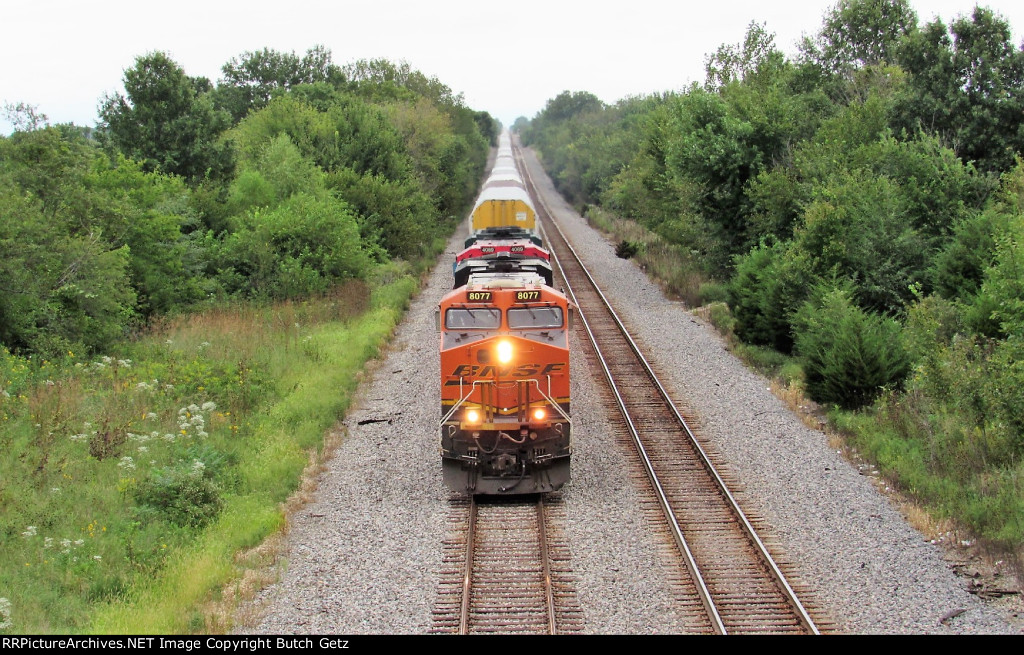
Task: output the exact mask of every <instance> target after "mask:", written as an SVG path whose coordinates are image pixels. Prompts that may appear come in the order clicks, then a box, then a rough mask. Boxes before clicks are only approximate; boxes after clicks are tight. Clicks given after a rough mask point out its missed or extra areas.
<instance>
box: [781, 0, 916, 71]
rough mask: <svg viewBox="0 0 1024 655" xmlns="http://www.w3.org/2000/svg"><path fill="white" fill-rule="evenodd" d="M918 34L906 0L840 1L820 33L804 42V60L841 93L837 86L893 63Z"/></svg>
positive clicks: (802, 44) (914, 18) (826, 18)
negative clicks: (910, 37) (857, 74)
mask: <svg viewBox="0 0 1024 655" xmlns="http://www.w3.org/2000/svg"><path fill="white" fill-rule="evenodd" d="M916 30H917V14H916V13H915V12H914V10H913V9H912V8H911V6H910V3H909V2H907V0H841V2H839V3H838V4H837V5H836V6H835V7H834V8H832V9H831V10H830V11H829V12H828V13H826V14H825V22H824V24H823V26H822V29H821V31H820V32H819V33H818V34H817V35H815V36H814V37H805V38H804V40H803V42H802V43H801V47H800V49H801V56H802V58H803V59H804V61H805V62H806V64H807V65H809V66H811V67H813V68H814V69H816V70H817V71H818V72H819V74H820V75H822V76H823V77H824V78H825V79H826V80H828V81H831V82H832V83H833V84H834V85H835V86H834V87H833V88H835V89H838V88H839V85H838V84H836V82H841V81H842V80H843V79H848V78H849V76H850V75H852V74H853V72H854V71H856V70H858V69H862V68H864V67H869V66H876V65H879V64H882V63H885V62H890V63H891V62H894V61H895V58H896V53H897V49H898V47H899V45H900V43H901V41H902V40H903V39H904V38H905V37H906V36H907V35H910V34H913V33H914V32H915V31H916ZM836 78H838V79H836Z"/></svg>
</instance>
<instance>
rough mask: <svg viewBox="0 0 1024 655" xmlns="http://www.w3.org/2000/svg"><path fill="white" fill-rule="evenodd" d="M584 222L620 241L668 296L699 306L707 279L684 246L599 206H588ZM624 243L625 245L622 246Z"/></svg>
mask: <svg viewBox="0 0 1024 655" xmlns="http://www.w3.org/2000/svg"><path fill="white" fill-rule="evenodd" d="M586 218H587V222H588V223H589V224H590V225H591V226H593V227H595V228H597V229H598V230H600V231H601V232H603V233H604V234H605V235H607V236H609V237H610V238H611V239H612V240H613V241H615V242H616V243H618V244H619V248H618V249H617V250H619V251H623V250H625V251H629V252H635V254H634V255H632V257H631V258H632V259H634V260H635V261H636V262H637V263H638V264H639V265H640V267H641V268H642V269H643V270H644V272H646V273H647V275H649V276H650V277H651V278H653V279H655V280H657V281H658V282H660V283H661V285H662V289H663V290H664V291H665V293H667V294H669V295H670V296H674V297H676V298H679V299H680V300H682V301H683V302H685V303H686V304H687V305H689V306H690V307H698V306H700V305H701V304H703V302H705V298H704V295H703V293H702V292H703V291H705V289H706V288H707V287H706V285H707V283H708V280H707V279H706V277H705V276H704V275H703V273H701V271H700V267H699V266H698V264H697V262H696V261H695V260H694V258H693V256H692V255H691V254H690V253H689V251H687V250H686V249H685V248H683V247H681V246H678V245H675V244H672V243H669V242H667V241H665V239H663V238H662V237H660V236H658V235H657V234H655V233H654V232H651V231H650V230H648V229H647V228H645V227H643V226H642V225H640V224H639V223H636V222H635V221H630V220H626V219H622V218H619V217H617V216H615V215H614V214H612V213H610V212H607V211H605V210H603V209H601V208H600V207H593V206H591V207H588V208H587V210H586ZM623 246H627V247H625V248H624V247H623Z"/></svg>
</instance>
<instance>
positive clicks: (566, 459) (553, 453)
mask: <svg viewBox="0 0 1024 655" xmlns="http://www.w3.org/2000/svg"><path fill="white" fill-rule="evenodd" d="M452 277H453V285H452V291H450V292H449V293H447V294H446V295H445V296H444V297H443V298H442V299H441V301H440V303H439V304H438V308H437V324H438V330H439V332H440V336H441V338H440V348H441V371H440V373H441V375H440V386H441V420H440V425H439V432H440V445H441V463H442V475H443V478H444V482H445V484H446V486H447V487H449V488H450V489H453V490H455V491H459V492H463V493H467V494H471V495H496V496H501V495H518V494H539V493H548V492H552V491H557V490H558V489H561V488H562V487H563V486H564V485H565V484H566V483H567V482H568V481H569V478H570V464H571V459H572V441H571V438H570V436H571V429H570V428H571V425H572V419H571V413H570V385H569V381H570V375H569V347H570V340H569V334H570V329H571V321H572V315H573V306H572V304H571V303H570V302H569V300H568V298H567V297H566V295H565V294H564V293H563V292H562V291H560V290H557V289H555V288H554V286H553V275H552V268H551V258H550V254H549V252H548V251H547V250H546V249H545V248H544V247H543V239H542V238H541V235H540V233H539V231H538V224H537V212H536V209H535V208H534V205H533V202H532V200H531V199H530V195H529V193H528V192H527V190H526V185H525V184H524V183H523V178H522V175H521V174H520V171H519V169H518V167H517V166H516V162H515V159H514V157H513V155H512V145H511V136H510V135H509V133H508V132H507V131H505V132H503V133H502V134H501V137H500V139H499V145H498V151H497V157H496V158H495V163H494V165H493V166H492V168H491V171H490V174H489V176H488V178H487V179H486V181H485V182H484V184H483V186H482V187H481V191H480V194H479V196H478V197H477V199H476V202H475V203H474V206H473V210H472V211H471V212H470V215H469V237H468V238H467V239H466V241H465V248H464V249H463V250H462V251H460V252H459V253H458V254H457V255H456V258H455V261H454V262H453V263H452Z"/></svg>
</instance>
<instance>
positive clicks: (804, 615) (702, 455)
mask: <svg viewBox="0 0 1024 655" xmlns="http://www.w3.org/2000/svg"><path fill="white" fill-rule="evenodd" d="M516 154H517V158H518V159H519V161H520V163H521V165H522V169H523V171H524V176H525V177H526V178H528V179H529V183H530V186H531V188H532V189H533V190H534V193H533V196H534V198H535V200H536V202H537V203H538V205H539V206H540V207H543V209H544V211H545V213H546V215H547V216H548V218H549V221H548V222H549V223H550V224H551V226H552V227H554V229H555V231H556V232H557V233H558V235H559V237H561V239H562V241H563V242H564V244H565V246H566V248H567V249H568V251H569V252H570V253H571V254H572V256H573V258H574V259H575V261H576V263H577V264H578V266H579V268H580V270H581V271H582V273H583V275H584V276H585V278H586V279H587V281H588V283H589V284H590V286H591V287H592V288H593V290H594V291H595V292H596V294H597V296H598V297H599V298H600V300H601V302H602V304H603V305H604V307H605V309H606V310H607V312H608V314H609V315H610V316H611V318H612V320H613V322H614V324H615V326H616V327H617V328H618V330H619V331H620V332H621V334H622V336H623V337H624V338H625V340H626V342H627V343H628V344H629V346H630V349H631V350H632V352H633V353H634V355H635V356H636V358H637V360H638V362H639V363H640V364H641V366H642V367H643V369H644V371H645V373H646V374H647V376H648V377H649V378H650V380H651V382H652V384H653V385H654V387H655V388H656V389H657V391H658V394H659V396H660V397H661V398H662V400H663V402H664V403H665V405H666V407H667V408H669V409H670V411H671V413H672V414H673V416H674V417H675V419H676V420H677V421H678V424H679V425H680V426H681V427H682V428H683V430H684V431H685V433H686V435H687V437H688V438H689V440H690V443H691V445H692V447H693V448H694V450H695V452H696V453H697V454H698V456H699V460H700V463H701V465H702V466H703V467H704V468H705V470H706V471H707V472H708V474H709V475H710V476H711V478H712V479H713V480H714V482H715V484H716V486H717V488H718V489H719V492H720V493H721V495H722V497H723V498H724V499H725V500H726V502H727V504H728V505H729V507H730V509H731V511H732V512H733V513H734V514H735V516H736V517H737V519H738V520H739V521H740V524H741V525H742V527H743V531H744V533H745V534H746V536H747V538H748V539H749V540H750V542H751V543H752V544H753V545H754V547H755V549H756V550H757V552H758V554H759V557H760V559H761V560H762V562H763V563H764V564H765V565H766V566H767V567H768V569H769V572H770V573H771V576H772V578H773V579H774V580H775V582H776V584H777V585H778V586H779V587H780V588H781V589H782V591H783V595H784V596H785V598H786V600H787V602H789V603H790V605H791V606H792V607H793V610H794V612H795V614H796V616H797V618H798V620H799V622H800V623H801V625H803V627H804V628H805V629H806V630H807V631H808V632H810V633H812V634H820V633H819V630H818V628H817V626H816V625H815V623H814V620H813V619H812V618H811V616H810V614H809V613H808V612H807V610H806V608H805V607H804V606H803V603H801V601H800V599H799V598H798V597H797V595H796V592H795V591H794V590H793V588H792V586H791V585H790V584H789V582H788V581H787V580H786V577H785V575H784V574H783V573H782V570H781V569H780V568H779V566H778V564H777V563H776V562H775V560H774V558H773V557H772V556H771V554H770V553H769V552H768V549H767V548H766V547H765V545H764V542H763V541H762V540H761V538H760V537H759V536H758V534H757V532H756V530H755V529H754V527H753V525H752V524H751V523H750V521H749V519H748V518H747V516H746V514H745V513H744V512H743V510H742V509H741V508H740V506H739V503H738V502H737V501H736V499H735V497H734V496H733V494H732V492H731V491H730V490H729V489H728V487H727V485H726V484H725V481H724V480H723V479H722V477H721V475H719V473H718V471H717V469H716V468H715V466H714V464H712V462H711V459H710V458H709V457H708V455H707V453H706V451H705V450H704V448H703V447H702V446H701V445H700V443H699V442H698V441H697V438H696V436H695V435H694V433H693V431H692V430H691V429H690V426H689V424H688V423H687V422H686V420H685V419H684V418H683V416H682V414H681V413H680V412H679V410H678V409H677V408H676V406H675V403H674V402H673V401H672V399H671V397H670V396H669V394H668V392H667V391H666V390H665V387H664V385H662V383H661V381H660V380H659V378H658V376H657V375H656V374H655V373H654V370H653V369H652V368H651V366H650V364H649V362H648V361H647V358H646V357H645V356H644V355H643V353H642V352H641V351H640V348H639V346H638V345H637V344H636V342H635V341H634V340H633V338H632V336H631V335H630V334H629V332H628V330H627V329H626V327H625V325H624V324H623V323H622V320H621V319H620V318H619V316H618V314H617V313H616V312H615V309H614V308H613V307H612V305H611V303H610V302H609V300H608V298H607V297H606V296H605V294H604V292H603V291H602V290H601V288H600V287H599V286H598V284H597V282H596V281H595V280H594V278H593V276H591V274H590V272H589V271H588V270H587V267H586V266H585V265H584V264H583V261H582V259H581V258H580V256H579V254H578V253H577V252H576V250H575V248H573V247H572V244H571V243H570V242H569V239H568V238H567V237H566V236H565V233H564V232H562V230H561V228H560V227H559V226H558V224H557V223H556V222H555V221H554V218H553V216H554V214H553V212H551V210H550V207H549V206H548V204H547V202H546V201H545V200H544V198H543V197H541V195H540V193H539V192H536V185H535V184H534V182H533V176H532V174H531V173H530V171H529V168H528V167H527V166H526V162H525V161H524V158H523V157H522V154H521V152H520V151H519V150H518V149H517V150H516ZM550 251H551V256H552V257H554V258H555V261H556V264H557V265H558V267H559V270H562V265H561V262H560V261H559V260H558V257H557V255H556V254H555V253H554V249H553V248H550ZM562 277H563V280H564V281H565V284H566V286H567V287H568V288H569V293H570V295H571V297H572V299H573V303H574V304H575V305H576V306H577V311H578V312H579V314H580V318H581V320H582V322H583V324H584V327H585V328H586V331H587V334H588V336H589V338H590V340H591V343H592V344H593V346H594V349H595V352H596V354H597V356H598V359H599V360H600V363H601V367H602V369H603V370H604V373H605V377H606V379H608V381H609V384H610V385H611V387H612V391H613V393H614V395H615V398H616V403H617V404H618V406H619V409H620V411H621V412H622V413H623V416H624V418H625V420H626V423H627V425H628V426H629V430H630V434H631V436H632V438H633V441H634V444H635V445H636V446H637V449H638V451H639V452H640V454H641V458H642V459H643V464H644V468H645V469H646V471H647V474H648V476H649V477H650V478H651V481H652V484H653V485H654V487H655V489H656V493H657V495H658V500H659V503H660V504H661V506H662V508H663V509H664V511H665V513H666V518H667V519H668V521H669V524H670V525H671V526H672V532H673V537H674V538H675V539H676V541H677V543H679V544H680V550H681V551H682V552H683V557H684V559H685V560H686V562H687V567H688V568H689V567H691V565H692V566H693V567H696V562H695V560H694V559H693V556H692V553H691V552H690V550H689V547H688V546H687V545H686V540H685V538H684V537H683V536H682V531H681V529H680V527H679V524H678V521H677V519H676V517H675V513H674V511H673V510H672V509H671V505H670V503H669V500H668V497H667V495H666V494H665V491H664V489H663V487H662V485H661V482H660V481H659V480H658V478H657V474H656V473H655V472H654V469H653V465H652V463H651V461H650V458H649V457H648V455H647V452H646V450H645V449H644V447H643V445H642V444H641V443H640V436H639V433H638V431H637V429H636V427H635V425H634V423H633V420H632V418H631V417H630V415H629V412H628V410H627V409H626V407H625V402H624V400H623V399H622V396H621V394H620V393H619V391H618V389H617V387H616V384H615V381H614V378H613V376H612V373H611V371H610V369H609V367H608V365H607V363H606V361H605V357H604V355H603V353H601V350H600V348H599V347H598V345H597V341H596V338H595V335H594V333H593V331H592V330H591V328H590V325H589V322H588V321H587V320H586V318H585V317H584V316H583V311H582V308H581V307H580V306H579V303H578V302H577V301H576V295H575V293H574V292H573V290H572V287H571V285H570V284H569V282H568V280H566V279H565V275H564V272H563V275H562ZM694 571H696V568H694V569H693V570H691V572H694ZM698 580H699V582H697V581H698ZM695 583H697V586H698V589H699V590H700V594H701V600H702V602H705V603H706V604H707V603H708V602H710V603H711V605H712V606H713V605H714V603H713V601H711V600H710V592H708V590H707V586H706V584H705V583H704V581H703V578H702V576H700V574H699V573H695ZM705 593H708V600H707V601H705V598H704V594H705ZM709 615H710V612H709ZM711 618H712V622H713V627H714V629H715V631H716V632H718V631H719V626H721V632H722V633H723V634H724V633H725V627H724V625H722V624H721V617H720V616H718V612H717V609H715V610H714V614H713V616H712V617H711Z"/></svg>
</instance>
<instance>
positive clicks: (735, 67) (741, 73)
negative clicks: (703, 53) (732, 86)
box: [704, 22, 783, 90]
mask: <svg viewBox="0 0 1024 655" xmlns="http://www.w3.org/2000/svg"><path fill="white" fill-rule="evenodd" d="M782 61H783V54H782V53H781V52H780V51H779V50H778V49H777V48H776V47H775V35H774V34H771V33H769V32H768V31H767V30H766V29H765V26H764V25H763V24H760V25H759V24H757V23H755V22H752V23H750V26H749V27H748V28H747V34H746V37H745V38H744V39H743V43H739V44H735V45H732V44H722V45H720V46H719V47H718V50H716V51H715V53H714V54H713V55H708V56H707V57H706V58H705V60H704V70H705V71H706V73H707V77H706V81H705V87H706V88H707V89H708V90H715V89H721V88H722V87H724V86H726V85H728V84H729V83H730V82H734V81H741V80H745V79H747V78H749V77H751V76H753V75H755V74H756V73H757V72H758V70H759V69H761V68H762V67H765V66H771V65H774V66H779V65H781V64H782Z"/></svg>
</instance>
